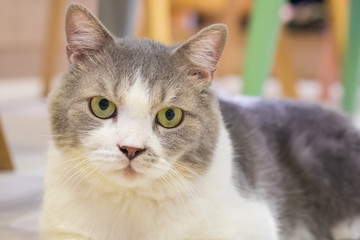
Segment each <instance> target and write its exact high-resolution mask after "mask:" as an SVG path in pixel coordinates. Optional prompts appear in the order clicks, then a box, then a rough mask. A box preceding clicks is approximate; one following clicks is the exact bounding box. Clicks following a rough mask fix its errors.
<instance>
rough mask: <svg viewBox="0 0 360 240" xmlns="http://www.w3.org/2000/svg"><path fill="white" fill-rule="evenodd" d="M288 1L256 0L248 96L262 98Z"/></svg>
mask: <svg viewBox="0 0 360 240" xmlns="http://www.w3.org/2000/svg"><path fill="white" fill-rule="evenodd" d="M285 1H286V0H255V2H254V8H253V11H252V14H251V19H250V27H249V31H248V38H247V47H246V54H245V65H244V67H245V69H244V89H243V94H244V95H252V96H260V95H261V94H262V88H263V83H264V81H265V79H266V78H267V76H268V74H269V72H270V70H271V67H272V63H273V60H274V53H275V50H276V45H277V44H276V43H277V39H278V35H279V32H280V31H279V30H280V26H281V21H280V9H281V7H282V6H283V4H284V3H285Z"/></svg>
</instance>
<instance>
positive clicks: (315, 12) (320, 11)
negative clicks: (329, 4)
mask: <svg viewBox="0 0 360 240" xmlns="http://www.w3.org/2000/svg"><path fill="white" fill-rule="evenodd" d="M290 3H291V6H292V13H293V16H292V19H291V20H290V21H289V23H288V27H289V28H290V30H293V31H309V30H310V31H314V30H315V31H318V30H323V29H324V27H325V25H326V18H327V16H326V9H325V4H324V3H323V1H321V0H290Z"/></svg>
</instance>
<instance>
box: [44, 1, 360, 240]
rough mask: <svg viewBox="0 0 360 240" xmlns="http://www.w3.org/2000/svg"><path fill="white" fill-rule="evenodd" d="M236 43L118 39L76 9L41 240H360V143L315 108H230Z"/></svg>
mask: <svg viewBox="0 0 360 240" xmlns="http://www.w3.org/2000/svg"><path fill="white" fill-rule="evenodd" d="M226 35H227V29H226V27H225V26H224V25H222V24H216V25H212V26H210V27H208V28H205V29H204V30H202V31H200V32H199V33H198V34H196V35H195V36H193V37H192V38H190V39H189V40H188V41H186V42H185V43H183V44H181V45H179V46H173V47H169V46H165V45H163V44H160V43H156V42H153V41H150V40H146V39H118V38H114V37H113V36H112V35H111V34H110V33H109V32H108V31H107V30H106V29H105V28H104V26H103V25H102V24H101V23H100V22H99V21H98V20H97V19H96V18H95V17H94V16H93V15H92V14H91V13H90V12H89V11H88V10H87V9H86V8H84V7H83V6H81V5H78V4H73V5H71V6H70V7H69V9H68V11H67V15H66V36H67V42H68V46H67V55H68V58H69V61H70V67H69V70H68V71H67V73H65V75H64V77H63V79H62V81H61V82H60V84H59V86H58V87H57V88H56V89H55V90H54V91H53V92H52V94H51V97H50V113H51V123H52V132H53V140H54V141H53V142H54V143H53V144H52V146H51V147H50V150H49V163H48V169H47V174H46V177H45V182H46V186H45V188H46V192H45V196H44V206H43V214H42V217H41V232H42V237H43V239H96V240H118V239H124V240H143V239H144V240H146V239H149V240H154V239H156V240H162V239H170V240H173V239H174V240H177V239H179V240H180V239H203V240H204V239H239V240H334V239H359V238H360V224H359V223H360V218H359V217H360V135H359V132H358V131H357V130H356V129H355V128H354V127H352V126H351V125H350V124H349V123H348V122H347V120H345V118H343V117H341V116H339V115H337V114H335V113H333V112H329V111H327V110H324V109H322V108H320V107H317V106H311V105H306V104H302V103H296V102H280V101H263V100H251V101H250V102H249V101H243V100H241V98H235V99H222V100H218V98H217V97H216V96H215V94H214V93H213V91H212V90H211V88H210V85H211V80H212V77H213V74H214V71H215V70H216V65H217V63H218V61H219V58H220V56H221V53H222V50H223V47H224V44H225V42H226Z"/></svg>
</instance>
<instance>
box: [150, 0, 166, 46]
mask: <svg viewBox="0 0 360 240" xmlns="http://www.w3.org/2000/svg"><path fill="white" fill-rule="evenodd" d="M144 3H145V15H146V19H147V21H146V24H147V30H148V34H147V35H148V37H150V38H152V39H154V40H156V41H159V42H162V43H165V44H171V6H170V0H146V1H145V2H144Z"/></svg>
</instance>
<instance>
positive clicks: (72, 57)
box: [66, 45, 80, 63]
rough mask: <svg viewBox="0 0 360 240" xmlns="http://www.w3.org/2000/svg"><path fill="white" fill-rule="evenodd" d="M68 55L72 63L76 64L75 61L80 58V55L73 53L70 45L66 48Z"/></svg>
mask: <svg viewBox="0 0 360 240" xmlns="http://www.w3.org/2000/svg"><path fill="white" fill-rule="evenodd" d="M66 55H67V58H68V59H69V61H70V63H75V61H76V60H77V59H78V58H79V56H80V53H79V52H74V51H72V50H71V49H70V47H69V45H68V46H66Z"/></svg>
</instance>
